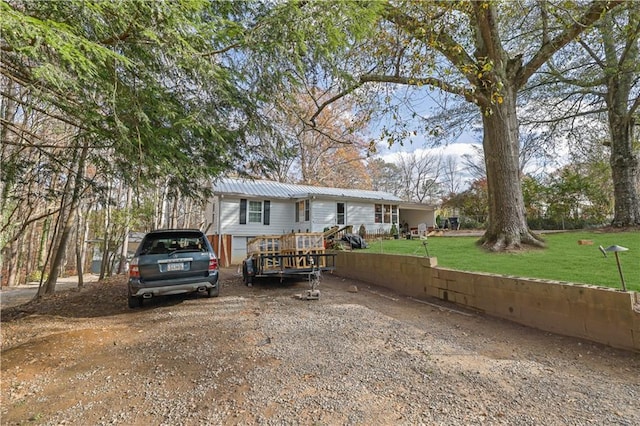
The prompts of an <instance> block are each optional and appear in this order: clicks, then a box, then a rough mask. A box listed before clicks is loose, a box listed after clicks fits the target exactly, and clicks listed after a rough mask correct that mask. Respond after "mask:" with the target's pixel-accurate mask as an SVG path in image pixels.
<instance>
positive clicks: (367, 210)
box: [311, 199, 391, 232]
mask: <svg viewBox="0 0 640 426" xmlns="http://www.w3.org/2000/svg"><path fill="white" fill-rule="evenodd" d="M338 202H344V203H345V204H346V206H345V207H346V225H352V226H353V231H354V232H358V229H360V225H363V224H364V226H365V228H366V229H367V230H370V231H374V230H378V229H379V228H382V229H385V230H389V228H391V224H388V223H387V224H382V223H375V211H374V203H366V202H357V201H340V200H335V199H334V200H312V202H311V219H312V232H322V231H323V230H324V228H327V227H329V228H330V227H332V226H336V225H338V224H337V203H338Z"/></svg>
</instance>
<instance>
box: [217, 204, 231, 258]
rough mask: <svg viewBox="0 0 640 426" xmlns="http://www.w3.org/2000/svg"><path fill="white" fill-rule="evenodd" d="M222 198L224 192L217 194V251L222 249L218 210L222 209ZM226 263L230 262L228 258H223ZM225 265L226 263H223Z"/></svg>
mask: <svg viewBox="0 0 640 426" xmlns="http://www.w3.org/2000/svg"><path fill="white" fill-rule="evenodd" d="M223 198H224V194H220V195H219V196H218V202H217V203H216V208H217V210H218V211H217V213H216V222H217V223H216V233H217V234H218V251H222V224H221V222H222V221H221V220H220V212H221V211H222V209H221V207H220V205H221V204H222V199H223ZM225 261H226V263H229V264H231V261H230V259H225ZM225 266H226V265H225Z"/></svg>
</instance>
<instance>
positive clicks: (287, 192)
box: [213, 178, 402, 202]
mask: <svg viewBox="0 0 640 426" xmlns="http://www.w3.org/2000/svg"><path fill="white" fill-rule="evenodd" d="M213 191H214V193H215V194H225V195H244V196H256V197H267V198H283V199H298V198H309V197H312V196H314V195H315V196H318V197H330V198H351V199H361V200H379V201H394V202H399V201H402V199H400V198H399V197H396V196H395V195H393V194H390V193H388V192H382V191H365V190H362V189H345V188H328V187H322V186H310V185H294V184H290V183H281V182H274V181H269V180H249V179H235V178H223V179H220V180H218V181H216V182H214V184H213Z"/></svg>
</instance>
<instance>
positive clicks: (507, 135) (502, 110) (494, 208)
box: [480, 87, 544, 251]
mask: <svg viewBox="0 0 640 426" xmlns="http://www.w3.org/2000/svg"><path fill="white" fill-rule="evenodd" d="M516 95H517V93H516V91H515V89H513V88H512V87H505V88H504V101H503V103H501V104H495V105H493V108H492V109H491V110H490V112H488V113H485V114H483V115H482V119H483V124H484V137H483V147H484V158H485V165H486V170H487V187H488V193H489V220H488V225H487V230H486V232H485V234H484V236H483V237H482V239H481V240H480V243H481V244H482V245H483V246H484V247H485V248H487V249H489V250H491V251H502V250H514V249H520V248H522V246H523V245H532V246H536V247H544V244H543V243H542V242H541V240H540V239H538V238H537V237H536V236H534V235H533V234H532V233H531V231H529V227H528V226H527V220H526V218H525V208H524V198H523V195H522V185H521V182H520V164H519V158H518V152H519V141H518V120H517V117H516Z"/></svg>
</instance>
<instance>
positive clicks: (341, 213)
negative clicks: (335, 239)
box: [336, 203, 346, 225]
mask: <svg viewBox="0 0 640 426" xmlns="http://www.w3.org/2000/svg"><path fill="white" fill-rule="evenodd" d="M336 218H337V221H338V225H344V224H345V223H346V209H345V205H344V203H338V204H337V216H336Z"/></svg>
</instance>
